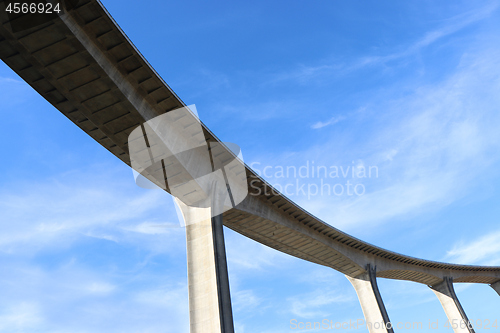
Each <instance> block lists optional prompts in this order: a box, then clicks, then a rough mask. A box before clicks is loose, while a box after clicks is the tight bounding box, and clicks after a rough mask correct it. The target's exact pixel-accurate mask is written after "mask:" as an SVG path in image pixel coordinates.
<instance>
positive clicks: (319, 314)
mask: <svg viewBox="0 0 500 333" xmlns="http://www.w3.org/2000/svg"><path fill="white" fill-rule="evenodd" d="M352 301H354V299H353V298H352V297H350V296H347V295H345V294H344V293H343V292H341V291H340V290H331V289H328V287H326V288H325V289H318V290H315V291H313V292H310V293H306V294H302V295H297V296H294V297H290V298H288V302H289V304H290V312H291V313H292V314H294V315H296V316H298V317H301V318H323V317H326V316H328V315H330V314H331V313H332V311H333V310H334V307H332V306H330V307H328V306H327V305H331V304H339V303H350V302H352ZM327 309H330V310H327Z"/></svg>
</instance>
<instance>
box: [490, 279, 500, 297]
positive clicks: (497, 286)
mask: <svg viewBox="0 0 500 333" xmlns="http://www.w3.org/2000/svg"><path fill="white" fill-rule="evenodd" d="M490 287H491V288H493V289H495V291H496V292H497V294H498V295H499V296H500V281H497V282H495V283H493V284H490Z"/></svg>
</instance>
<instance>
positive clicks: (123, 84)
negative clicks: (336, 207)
mask: <svg viewBox="0 0 500 333" xmlns="http://www.w3.org/2000/svg"><path fill="white" fill-rule="evenodd" d="M53 2H54V1H53ZM6 3H7V2H6V1H3V2H2V1H0V11H1V14H0V15H1V16H0V19H1V21H0V22H1V25H0V58H1V59H2V60H3V61H4V62H5V63H6V64H7V65H8V66H9V67H10V68H12V70H14V71H15V72H16V73H17V74H18V75H19V76H20V77H21V78H22V79H23V80H24V81H26V82H27V83H28V84H29V85H30V86H31V87H32V88H33V89H34V90H36V91H37V92H38V93H39V94H40V95H41V96H43V97H44V98H45V99H46V100H47V101H48V102H50V103H51V104H52V105H53V106H54V107H55V108H57V109H58V110H59V111H60V112H61V113H63V114H64V115H65V116H66V117H67V118H68V119H70V120H71V121H72V122H73V123H74V124H76V125H77V126H78V127H80V128H81V129H82V130H83V131H85V132H86V133H87V134H88V135H89V136H90V137H92V138H93V139H94V140H96V141H97V142H98V143H99V144H101V145H102V146H103V147H105V148H106V149H107V150H109V151H110V152H111V153H112V154H114V155H115V156H116V157H117V158H119V159H120V160H122V161H123V162H124V163H126V164H128V165H129V166H131V155H130V151H129V147H128V144H129V142H128V140H129V135H130V134H131V133H132V131H133V130H134V129H135V128H137V127H138V126H141V125H142V124H144V123H145V122H147V121H149V120H151V119H154V118H155V117H158V116H160V115H164V114H166V113H168V112H171V111H173V110H176V109H179V108H183V107H186V105H185V104H184V102H183V101H182V100H181V99H180V98H179V97H178V96H177V95H176V94H175V93H174V92H173V91H172V89H171V88H170V87H169V86H168V85H167V83H166V82H164V81H163V79H162V78H161V77H160V76H159V75H158V73H156V71H155V70H154V69H153V68H152V67H151V66H150V65H149V63H148V62H147V61H146V60H145V59H144V57H143V56H142V55H141V54H140V52H139V51H138V50H137V49H136V48H135V46H134V45H133V44H132V42H131V41H130V40H129V39H128V38H127V36H126V35H125V33H124V32H123V31H122V30H121V29H120V27H119V26H118V25H117V23H116V22H115V21H114V20H113V18H112V17H111V16H110V14H109V13H108V12H107V11H106V9H105V8H104V6H103V5H102V4H101V3H100V2H99V1H98V0H80V1H65V2H64V3H62V11H61V13H59V14H57V15H53V16H51V17H50V18H48V19H47V20H45V21H44V20H42V21H40V22H37V23H36V24H27V23H25V22H28V21H29V20H28V21H26V18H27V15H30V14H25V15H17V16H12V15H11V16H8V15H7V13H6V12H5V6H6ZM54 3H55V2H54ZM201 125H202V130H203V136H204V140H205V141H206V142H207V143H208V144H210V143H218V142H220V140H219V139H218V138H217V137H216V136H215V135H214V134H213V133H212V132H211V131H210V130H209V129H208V128H207V127H206V126H205V125H203V124H201ZM181 139H182V138H181ZM75 149H78V148H77V147H75ZM244 168H245V169H244V170H245V177H246V179H247V182H248V191H249V195H248V196H247V197H246V198H245V200H243V201H242V202H241V203H239V204H238V205H236V206H235V207H234V208H232V209H229V210H227V211H225V212H224V213H223V214H222V221H221V222H222V223H223V225H225V226H226V227H228V228H230V229H232V230H234V231H236V232H238V233H240V234H242V235H244V236H246V237H249V238H251V239H253V240H255V241H257V242H259V243H261V244H264V245H266V246H269V247H271V248H274V249H276V250H278V251H281V252H284V253H287V254H289V255H292V256H295V257H297V258H300V259H303V260H307V261H310V262H313V263H316V264H319V265H323V266H326V267H330V268H333V269H335V270H337V271H339V272H341V273H343V274H345V275H346V276H347V277H348V279H349V280H350V281H351V283H352V284H353V286H354V288H355V289H356V292H357V294H358V297H359V300H360V303H361V307H362V309H363V313H364V315H365V319H366V321H367V322H382V323H383V324H384V325H382V326H379V327H378V328H376V327H372V328H371V329H370V331H371V332H382V331H383V332H392V328H391V327H389V326H390V325H387V324H388V323H389V317H388V314H387V311H386V309H385V306H384V304H383V301H382V297H381V295H380V293H379V291H378V288H377V283H376V281H377V278H387V279H397V280H407V281H414V282H418V283H422V284H425V285H428V286H429V287H430V288H431V289H432V290H433V291H434V292H435V293H436V295H437V296H438V298H439V300H440V301H441V304H442V305H443V308H444V310H445V312H446V314H447V316H448V318H449V319H450V320H454V319H456V320H463V321H465V322H466V321H467V316H466V314H465V312H464V311H463V309H462V307H461V306H460V303H459V301H458V299H457V297H456V294H455V292H454V290H453V283H460V282H462V283H482V284H488V285H491V287H492V288H493V289H494V290H495V291H496V292H497V293H499V295H500V267H488V266H470V265H458V264H452V263H442V262H435V261H429V260H424V259H418V258H413V257H410V256H406V255H403V254H398V253H395V252H392V251H388V250H385V249H382V248H380V247H377V246H374V245H371V244H369V243H367V242H364V241H362V240H359V239H357V238H355V237H352V236H350V235H348V234H346V233H344V232H342V231H340V230H338V229H336V228H335V227H333V226H331V225H328V224H326V223H325V222H323V221H321V220H320V219H319V218H317V217H315V216H313V215H312V214H310V213H308V212H307V211H305V210H304V209H302V208H301V207H299V206H298V205H297V204H295V203H294V202H292V201H291V200H290V199H288V198H287V197H285V196H284V195H281V194H279V193H273V192H271V193H269V192H270V191H264V188H270V187H271V186H270V185H269V184H268V183H266V181H265V180H264V179H262V178H261V177H260V176H259V175H257V174H256V173H255V172H254V171H252V170H251V168H249V167H248V166H246V165H245V166H244ZM250 183H252V186H250ZM256 188H259V189H261V191H256ZM166 190H167V191H169V188H166ZM218 218H220V217H218ZM207 219H208V218H207ZM214 228H216V227H214ZM221 230H222V229H221ZM212 232H213V239H214V243H213V244H208V243H207V244H205V243H199V244H198V245H196V246H195V247H193V248H190V246H191V245H190V244H191V243H190V240H191V239H190V237H191V236H190V234H189V231H188V236H187V237H188V269H190V272H189V274H188V280H189V290H190V296H189V297H190V325H191V331H192V332H232V331H233V328H232V311H231V304H230V298H229V284H228V279H227V271H226V270H225V265H226V264H225V253H224V247H223V235H221V236H219V237H222V238H219V240H218V241H219V247H218V246H217V245H215V244H216V241H215V239H216V235H217V233H218V231H217V230H216V229H213V231H212ZM220 241H222V243H220ZM193 244H194V243H193ZM200 244H201V245H200ZM203 244H205V245H203ZM220 244H222V248H221V247H220ZM193 246H194V245H193ZM200 246H201V247H200ZM203 246H206V248H203ZM200 249H201V250H200ZM217 249H219V250H217ZM220 250H222V253H221V252H220ZM197 251H198V252H199V251H202V252H204V251H209V252H210V251H212V252H213V253H211V254H210V255H211V257H212V259H211V260H209V261H208V263H207V262H206V258H205V259H203V260H205V261H204V262H200V261H197V260H199V259H196V258H197V254H198V252H197ZM217 251H219V252H217ZM190 253H191V254H192V256H190ZM214 258H215V259H214ZM217 258H219V259H221V258H222V259H223V260H218V259H217ZM207 265H208V266H207ZM200 267H201V268H200ZM214 268H215V269H214ZM206 269H209V270H211V271H213V272H212V273H211V274H212V275H211V276H210V277H205V278H201V277H200V276H201V275H203V274H202V273H200V272H201V271H204V270H206ZM200 274H201V275H200ZM203 279H205V280H203ZM207 285H208V286H209V287H206V286H207ZM200 286H205V287H203V288H205V289H207V288H208V289H209V290H210V291H209V294H210V295H211V296H207V297H204V296H203V292H204V291H201V290H202V289H203V288H201V287H200ZM224 286H225V287H224ZM200 288H201V289H200ZM205 289H204V290H205ZM214 295H215V296H214ZM205 296H206V295H205ZM214 309H215V310H214ZM455 331H456V332H473V329H472V328H471V327H466V328H460V327H459V328H457V329H455Z"/></svg>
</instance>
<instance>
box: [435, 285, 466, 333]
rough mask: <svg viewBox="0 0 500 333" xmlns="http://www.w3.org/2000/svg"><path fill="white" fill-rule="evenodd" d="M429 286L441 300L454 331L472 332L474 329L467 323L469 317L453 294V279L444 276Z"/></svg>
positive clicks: (458, 332) (456, 332) (460, 332)
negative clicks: (441, 279) (440, 280)
mask: <svg viewBox="0 0 500 333" xmlns="http://www.w3.org/2000/svg"><path fill="white" fill-rule="evenodd" d="M429 287H430V288H431V289H432V291H433V292H434V293H435V294H436V296H437V298H438V299H439V302H441V305H442V306H443V309H444V312H445V313H446V316H447V317H448V321H449V325H450V326H451V327H452V328H453V330H454V331H455V333H474V329H473V328H472V326H471V325H469V319H468V318H467V315H466V314H465V311H464V309H463V308H462V305H460V302H459V301H458V298H457V295H456V294H455V289H454V288H453V279H452V278H449V277H445V278H444V279H443V281H442V282H440V283H438V284H435V285H433V286H429Z"/></svg>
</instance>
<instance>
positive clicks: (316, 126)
mask: <svg viewBox="0 0 500 333" xmlns="http://www.w3.org/2000/svg"><path fill="white" fill-rule="evenodd" d="M344 119H345V117H343V116H338V117H332V118H330V119H329V120H327V121H325V122H323V121H318V122H317V123H314V124H313V125H311V128H312V129H320V128H323V127H326V126H330V125H334V124H336V123H338V122H340V121H342V120H344Z"/></svg>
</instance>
